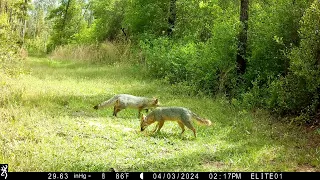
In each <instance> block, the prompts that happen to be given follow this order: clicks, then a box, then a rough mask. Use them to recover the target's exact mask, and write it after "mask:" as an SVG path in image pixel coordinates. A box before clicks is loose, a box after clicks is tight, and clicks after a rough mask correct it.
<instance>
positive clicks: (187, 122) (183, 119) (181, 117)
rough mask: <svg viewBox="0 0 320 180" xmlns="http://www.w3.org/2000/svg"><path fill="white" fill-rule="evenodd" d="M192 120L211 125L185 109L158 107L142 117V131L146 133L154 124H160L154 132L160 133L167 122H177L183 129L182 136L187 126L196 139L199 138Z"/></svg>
mask: <svg viewBox="0 0 320 180" xmlns="http://www.w3.org/2000/svg"><path fill="white" fill-rule="evenodd" d="M192 118H195V119H196V120H197V121H198V122H200V123H202V124H205V125H207V126H210V125H211V121H210V120H208V119H203V118H201V117H199V116H198V115H196V114H195V113H193V112H192V111H190V110H189V109H187V108H184V107H157V108H155V109H154V110H153V111H152V112H150V113H149V114H148V115H147V116H144V115H142V117H141V124H140V127H141V131H144V129H145V128H146V127H148V126H149V125H150V124H152V123H154V122H156V121H157V122H158V124H157V125H156V128H155V129H154V131H153V132H155V131H156V130H157V132H158V131H160V129H161V128H162V126H163V124H164V122H165V121H177V122H178V124H179V126H180V127H181V129H182V132H181V135H182V134H183V132H184V131H185V129H184V126H187V127H188V128H189V129H191V130H192V131H193V134H194V136H195V137H197V134H196V129H195V128H194V127H193V125H192V122H191V121H192Z"/></svg>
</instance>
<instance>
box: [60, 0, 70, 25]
mask: <svg viewBox="0 0 320 180" xmlns="http://www.w3.org/2000/svg"><path fill="white" fill-rule="evenodd" d="M70 1H71V0H68V3H67V6H66V11H65V13H64V19H63V24H62V29H64V27H65V24H66V21H67V17H68V10H69V6H70Z"/></svg>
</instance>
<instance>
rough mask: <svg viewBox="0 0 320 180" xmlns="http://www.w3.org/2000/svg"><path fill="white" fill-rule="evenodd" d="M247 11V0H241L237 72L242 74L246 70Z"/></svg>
mask: <svg viewBox="0 0 320 180" xmlns="http://www.w3.org/2000/svg"><path fill="white" fill-rule="evenodd" d="M248 11H249V0H241V5H240V22H241V30H240V33H239V44H238V53H237V67H238V74H244V73H245V71H246V64H247V62H246V51H247V39H248V35H247V31H248V18H249V16H248Z"/></svg>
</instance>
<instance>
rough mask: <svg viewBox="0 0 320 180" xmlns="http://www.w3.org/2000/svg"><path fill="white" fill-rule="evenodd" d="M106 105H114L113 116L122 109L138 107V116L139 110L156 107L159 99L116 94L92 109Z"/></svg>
mask: <svg viewBox="0 0 320 180" xmlns="http://www.w3.org/2000/svg"><path fill="white" fill-rule="evenodd" d="M108 106H114V110H113V115H114V116H117V113H118V112H119V111H121V110H123V109H126V108H133V109H138V111H139V114H138V116H139V117H140V113H141V110H143V109H146V110H148V109H149V108H154V107H157V106H159V101H158V99H157V98H147V97H140V96H134V95H130V94H118V95H115V96H113V97H112V98H110V99H108V100H107V101H104V102H102V103H100V104H98V105H96V106H94V109H100V108H103V107H108Z"/></svg>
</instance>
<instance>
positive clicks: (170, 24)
mask: <svg viewBox="0 0 320 180" xmlns="http://www.w3.org/2000/svg"><path fill="white" fill-rule="evenodd" d="M176 2H177V0H170V9H169V17H168V29H167V34H168V36H171V35H172V33H173V29H174V25H175V22H176Z"/></svg>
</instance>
